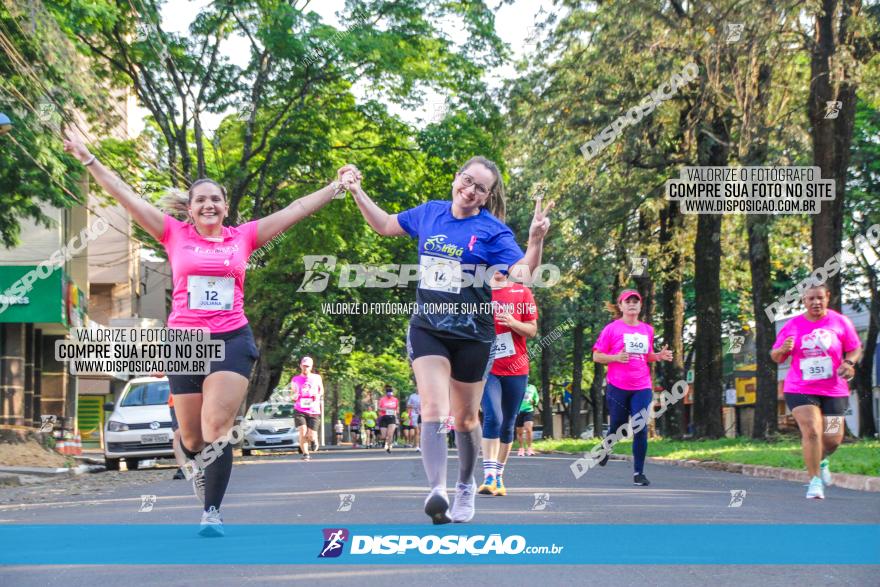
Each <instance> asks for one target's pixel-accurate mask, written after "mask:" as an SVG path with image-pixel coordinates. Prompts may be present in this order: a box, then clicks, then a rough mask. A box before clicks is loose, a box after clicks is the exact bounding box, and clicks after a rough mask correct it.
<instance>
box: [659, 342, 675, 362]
mask: <svg viewBox="0 0 880 587" xmlns="http://www.w3.org/2000/svg"><path fill="white" fill-rule="evenodd" d="M672 357H673V355H672V351H670V350H669V345H666V344H664V345H663V348H662V349H660V352H659V353H657V358H658V359H659V360H661V361H671V360H672Z"/></svg>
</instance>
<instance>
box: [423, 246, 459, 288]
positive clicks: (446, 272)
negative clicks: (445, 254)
mask: <svg viewBox="0 0 880 587" xmlns="http://www.w3.org/2000/svg"><path fill="white" fill-rule="evenodd" d="M419 271H420V273H419V275H420V276H421V277H420V278H419V288H421V289H430V290H432V291H445V292H447V293H454V294H457V293H459V291H461V263H459V262H458V261H456V260H455V259H443V258H440V257H430V256H428V255H423V256H421V257H419Z"/></svg>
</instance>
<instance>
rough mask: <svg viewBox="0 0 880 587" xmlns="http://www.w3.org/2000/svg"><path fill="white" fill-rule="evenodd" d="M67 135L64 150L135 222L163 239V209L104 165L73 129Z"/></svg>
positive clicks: (157, 238) (158, 238)
mask: <svg viewBox="0 0 880 587" xmlns="http://www.w3.org/2000/svg"><path fill="white" fill-rule="evenodd" d="M66 134H67V138H66V139H65V140H64V150H65V151H67V152H68V153H70V154H72V155H73V156H74V157H76V158H77V159H79V161H80V163H82V164H83V165H85V166H86V169H88V170H89V173H91V174H92V177H93V178H95V181H96V182H97V183H98V185H100V186H101V187H102V188H104V190H105V191H106V192H107V193H108V194H110V195H111V196H113V197H114V198H116V201H117V202H119V203H120V204H122V207H123V208H125V209H126V210H128V213H129V214H131V217H132V218H134V220H135V222H137V223H138V224H140V225H141V226H142V227H143V228H144V230H146V231H147V232H148V233H150V235H151V236H152V237H153V238H155V239H156V240H160V239H161V238H162V233H163V232H164V231H165V215H164V214H162V211H161V210H159V209H158V208H156V207H155V206H153V204H151V203H150V202H148V201H147V200H144V199H143V198H141V197H139V196H138V195H137V194H136V193H135V191H134V190H133V189H131V187H130V186H129V185H128V184H126V183H125V182H124V181H122V178H120V177H119V176H118V175H116V174H115V173H113V172H112V171H110V170H109V169H107V168H106V167H104V165H102V164H101V162H100V161H98V160H97V159H96V158H95V156H94V155H92V154H91V153H90V152H89V150H88V148H87V147H86V146H85V145H84V144H83V142H82V141H81V140H80V139H79V137H77V136H75V135H74V134H73V133H71V132H70V130H68V131H67V133H66Z"/></svg>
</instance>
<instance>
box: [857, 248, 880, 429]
mask: <svg viewBox="0 0 880 587" xmlns="http://www.w3.org/2000/svg"><path fill="white" fill-rule="evenodd" d="M859 264H860V265H861V266H862V269H863V271H864V273H865V277H866V278H867V279H868V286H869V289H870V291H871V305H870V312H871V317H870V321H869V323H868V338H867V341H866V342H865V347H864V349H863V350H864V354H863V355H862V360H861V361H860V362H859V363H858V365H857V366H856V376H855V385H856V393H857V394H858V397H859V438H873V437H874V435H875V434H877V427H876V426H875V424H874V406H873V403H874V398H873V388H872V385H871V379H872V377H871V375H872V374H873V372H874V358H875V356H876V353H877V335H878V333H880V291H878V285H880V284H878V279H877V272H876V271H875V270H874V268H873V267H871V265H870V264H868V263H867V262H866V260H865V259H864V257H862V256H860V258H859Z"/></svg>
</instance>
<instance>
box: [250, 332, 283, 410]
mask: <svg viewBox="0 0 880 587" xmlns="http://www.w3.org/2000/svg"><path fill="white" fill-rule="evenodd" d="M251 328H252V329H253V331H254V342H255V343H256V345H257V348H258V349H259V350H260V357H259V358H258V359H257V362H256V364H255V365H254V372H253V375H252V376H251V382H250V386H249V387H248V395H247V402H248V405H251V404H253V403H258V402H262V401H266V399H268V398H269V396H270V395H271V393H272V390H274V389H275V387H276V386H277V385H278V382H279V381H280V380H281V371H282V368H283V365H282V364H281V363H280V362H278V361H273V359H272V357H271V354H272V349H275V348H276V347H277V346H278V331H279V328H280V324H268V325H265V324H262V323H254V324H252V325H251Z"/></svg>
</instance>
